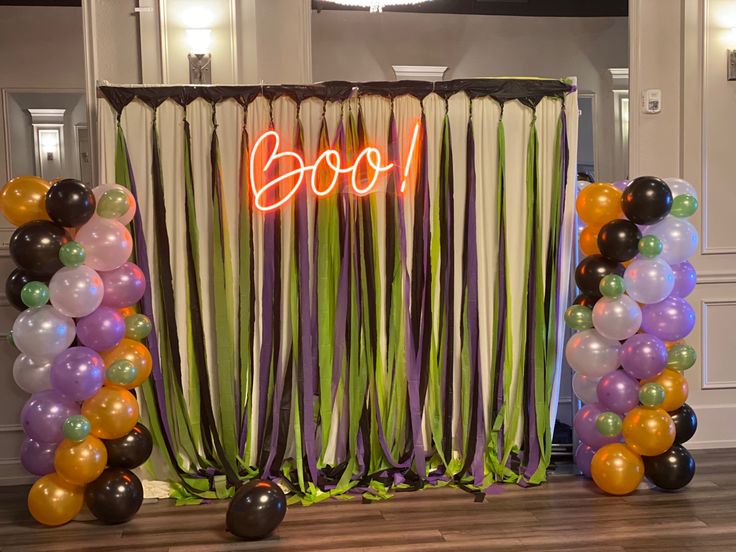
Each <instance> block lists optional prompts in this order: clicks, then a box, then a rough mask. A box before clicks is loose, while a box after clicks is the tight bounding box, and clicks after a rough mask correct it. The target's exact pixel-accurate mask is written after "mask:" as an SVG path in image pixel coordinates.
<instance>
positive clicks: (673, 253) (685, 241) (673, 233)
mask: <svg viewBox="0 0 736 552" xmlns="http://www.w3.org/2000/svg"><path fill="white" fill-rule="evenodd" d="M646 233H647V234H652V235H654V236H657V237H658V238H659V239H660V241H661V242H662V254H661V255H660V257H659V258H661V259H662V260H664V261H666V262H668V263H669V264H671V265H674V264H677V263H681V262H683V261H687V260H688V259H689V258H690V257H692V256H693V255H694V254H695V251H696V250H697V249H698V231H697V230H696V229H695V227H694V226H693V225H692V224H690V223H689V222H688V221H687V220H685V219H681V218H677V217H673V216H668V217H667V218H665V219H664V220H663V221H661V222H658V223H657V224H655V225H653V226H650V227H649V228H647V232H646Z"/></svg>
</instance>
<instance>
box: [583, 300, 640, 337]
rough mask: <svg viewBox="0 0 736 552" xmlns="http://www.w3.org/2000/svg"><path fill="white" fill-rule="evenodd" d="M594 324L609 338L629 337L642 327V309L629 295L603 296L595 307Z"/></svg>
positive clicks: (599, 331) (600, 332)
mask: <svg viewBox="0 0 736 552" xmlns="http://www.w3.org/2000/svg"><path fill="white" fill-rule="evenodd" d="M593 326H594V327H595V329H596V330H598V333H599V334H601V335H602V336H603V337H606V338H608V339H615V340H617V341H621V340H623V339H628V338H630V337H631V336H632V335H634V334H635V333H636V332H638V331H639V328H640V327H641V309H640V308H639V305H638V304H637V302H636V301H634V300H633V299H632V298H631V297H629V296H628V295H621V296H619V297H602V298H600V299H598V301H597V302H596V304H595V306H594V307H593Z"/></svg>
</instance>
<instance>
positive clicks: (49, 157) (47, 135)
mask: <svg viewBox="0 0 736 552" xmlns="http://www.w3.org/2000/svg"><path fill="white" fill-rule="evenodd" d="M39 138H40V140H41V151H42V152H43V153H42V154H43V156H44V157H45V158H46V161H53V160H54V154H55V153H56V152H57V151H58V150H59V132H58V131H57V130H55V129H47V130H42V131H40V132H39Z"/></svg>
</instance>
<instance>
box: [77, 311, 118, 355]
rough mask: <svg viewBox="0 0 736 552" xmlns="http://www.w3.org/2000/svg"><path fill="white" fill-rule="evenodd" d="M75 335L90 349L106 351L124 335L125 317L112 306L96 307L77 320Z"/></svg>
mask: <svg viewBox="0 0 736 552" xmlns="http://www.w3.org/2000/svg"><path fill="white" fill-rule="evenodd" d="M77 337H78V338H79V341H80V342H81V343H82V345H85V346H86V347H89V348H90V349H94V350H95V351H107V350H109V349H112V348H113V347H115V346H116V345H117V344H118V343H120V340H121V339H123V337H125V319H124V318H123V315H121V314H120V313H119V312H118V311H117V310H115V309H113V308H112V307H105V306H101V307H98V308H97V310H95V311H94V312H93V313H92V314H88V315H87V316H85V317H84V318H80V319H79V320H77Z"/></svg>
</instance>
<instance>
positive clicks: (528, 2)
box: [312, 0, 629, 17]
mask: <svg viewBox="0 0 736 552" xmlns="http://www.w3.org/2000/svg"><path fill="white" fill-rule="evenodd" d="M312 8H313V9H316V10H363V11H366V8H349V7H346V6H339V5H337V4H333V3H332V2H329V1H327V0H312ZM384 11H400V12H415V13H466V14H476V15H525V16H537V17H611V16H627V15H628V12H629V3H628V0H433V1H431V2H426V3H424V4H419V5H417V6H397V7H394V8H385V9H384Z"/></svg>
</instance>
